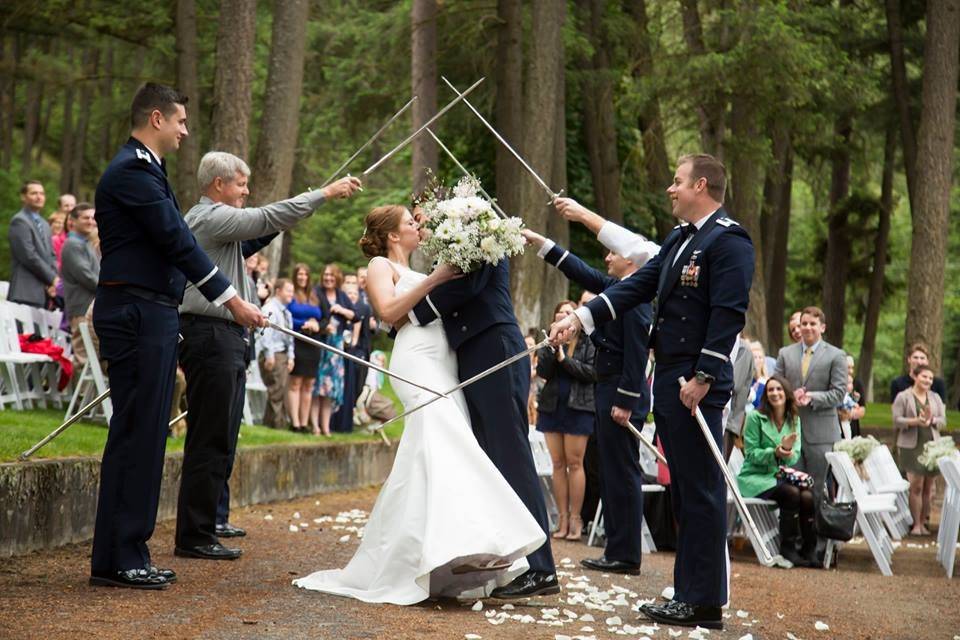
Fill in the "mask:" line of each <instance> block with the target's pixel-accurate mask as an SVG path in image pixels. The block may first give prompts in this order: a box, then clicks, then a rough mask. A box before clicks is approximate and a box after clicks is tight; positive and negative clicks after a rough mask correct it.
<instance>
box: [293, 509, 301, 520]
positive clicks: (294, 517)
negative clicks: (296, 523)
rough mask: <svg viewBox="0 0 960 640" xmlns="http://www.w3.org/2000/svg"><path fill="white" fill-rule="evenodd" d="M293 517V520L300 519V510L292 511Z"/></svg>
mask: <svg viewBox="0 0 960 640" xmlns="http://www.w3.org/2000/svg"><path fill="white" fill-rule="evenodd" d="M293 519H294V520H299V519H300V512H299V511H294V512H293Z"/></svg>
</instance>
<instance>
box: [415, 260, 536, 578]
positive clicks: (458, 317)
mask: <svg viewBox="0 0 960 640" xmlns="http://www.w3.org/2000/svg"><path fill="white" fill-rule="evenodd" d="M412 313H413V315H414V316H415V318H416V321H417V324H420V325H424V324H427V323H429V322H431V321H432V320H434V319H436V318H437V317H440V318H441V320H442V321H443V328H444V330H445V332H446V334H447V340H448V341H449V343H450V347H451V348H453V349H455V350H456V352H457V361H458V363H459V371H458V375H459V376H460V379H461V380H466V379H467V378H470V377H472V376H474V375H476V374H478V373H480V372H482V371H484V370H486V369H489V368H490V367H492V366H493V365H495V364H497V363H499V362H502V361H503V360H506V359H507V358H509V357H511V356H514V355H516V354H518V353H520V352H522V351H524V350H525V349H526V343H525V342H524V341H523V335H522V334H521V333H520V327H519V326H518V325H517V318H516V316H515V315H514V313H513V302H512V301H511V300H510V263H509V262H508V261H507V260H501V261H500V263H499V264H497V265H496V266H494V265H488V264H485V265H484V266H482V267H480V268H479V269H477V270H476V271H473V272H471V273H470V274H468V275H467V276H466V277H463V278H459V279H457V280H451V281H450V282H446V283H444V284H442V285H440V286H439V287H437V288H436V289H434V290H433V291H432V292H431V293H430V295H429V296H427V297H426V298H424V299H423V300H421V301H420V302H419V303H418V304H417V306H415V307H414V308H413V311H412ZM463 393H464V396H465V398H466V401H467V408H468V409H469V411H470V422H471V425H472V427H473V433H474V435H475V436H476V438H477V442H479V443H480V447H481V448H482V449H483V450H484V451H485V452H486V454H487V456H489V457H490V460H491V461H492V462H493V464H494V465H495V466H496V467H497V469H499V470H500V473H502V474H503V477H504V478H505V479H506V480H507V482H508V483H509V484H510V486H511V487H513V490H514V491H516V492H517V495H518V496H519V497H520V500H521V501H523V504H525V505H526V507H527V509H529V510H530V513H531V514H532V515H533V517H534V519H535V520H536V521H537V523H538V524H539V525H540V527H541V528H542V529H543V531H544V533H545V534H546V536H547V541H546V542H545V543H544V544H543V546H542V547H540V548H539V549H537V550H536V551H534V552H533V553H531V554H530V555H529V556H527V561H528V562H529V564H530V569H531V570H533V571H542V572H546V573H551V574H552V573H554V572H555V567H554V563H553V554H552V552H551V550H550V535H549V529H548V527H549V524H548V521H547V509H546V505H545V504H544V500H543V493H542V492H541V490H540V483H539V480H538V478H537V470H536V467H535V466H534V463H533V452H532V451H531V450H530V440H529V430H530V427H529V423H528V421H527V398H528V397H529V394H530V362H529V361H528V360H526V359H521V360H518V361H517V362H514V363H513V364H512V365H510V366H509V367H504V368H503V369H500V370H499V371H497V372H496V373H493V374H491V375H489V376H487V377H485V378H483V379H481V380H479V381H477V382H475V383H474V384H472V385H470V386H468V387H466V388H465V389H464V390H463Z"/></svg>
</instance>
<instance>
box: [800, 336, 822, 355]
mask: <svg viewBox="0 0 960 640" xmlns="http://www.w3.org/2000/svg"><path fill="white" fill-rule="evenodd" d="M822 343H823V339H822V338H821V339H820V340H817V341H816V342H814V343H813V344H812V345H810V346H809V347H808V346H807V343H806V342H804V341H803V340H801V341H800V344H801V345H803V350H804V351H806V350H807V349H810V352H811V353H816V352H817V349H819V348H820V345H821V344H822Z"/></svg>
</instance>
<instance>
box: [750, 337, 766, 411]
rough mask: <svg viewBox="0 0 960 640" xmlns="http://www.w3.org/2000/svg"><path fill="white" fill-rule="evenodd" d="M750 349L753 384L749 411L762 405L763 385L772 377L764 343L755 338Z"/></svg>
mask: <svg viewBox="0 0 960 640" xmlns="http://www.w3.org/2000/svg"><path fill="white" fill-rule="evenodd" d="M750 351H752V352H753V385H752V386H751V387H750V396H749V398H748V399H749V402H748V403H747V412H748V413H749V412H750V411H753V410H754V409H756V408H757V407H759V406H760V400H761V399H763V386H764V385H765V384H766V383H767V378H769V377H770V374H769V373H768V372H769V369H768V368H767V354H766V352H765V351H764V350H763V344H762V343H760V342H757V341H756V340H754V341H753V342H751V343H750Z"/></svg>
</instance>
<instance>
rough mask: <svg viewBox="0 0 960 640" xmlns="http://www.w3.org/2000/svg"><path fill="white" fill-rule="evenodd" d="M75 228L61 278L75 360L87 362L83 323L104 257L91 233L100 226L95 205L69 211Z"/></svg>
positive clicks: (65, 246) (65, 250)
mask: <svg viewBox="0 0 960 640" xmlns="http://www.w3.org/2000/svg"><path fill="white" fill-rule="evenodd" d="M69 216H70V219H71V220H73V231H71V232H70V235H68V236H67V241H66V242H64V243H63V251H62V252H61V254H60V259H61V264H60V277H61V278H63V302H64V310H65V311H66V314H67V318H69V320H70V334H71V338H70V339H71V344H72V345H73V355H74V359H75V360H76V361H77V363H78V364H83V363H84V362H86V359H87V352H86V349H85V348H84V344H83V339H82V338H81V336H80V323H81V322H85V321H86V314H87V309H88V308H89V307H90V303H91V302H93V299H94V298H95V297H96V295H97V281H99V279H100V256H99V255H97V251H96V249H94V248H93V245H92V244H91V243H90V235H91V234H92V233H93V232H94V231H95V230H96V228H97V220H96V218H94V217H93V216H94V209H93V205H92V204H90V203H88V202H81V203H80V204H78V205H76V206H75V207H74V208H73V209H71V210H70V213H69Z"/></svg>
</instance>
